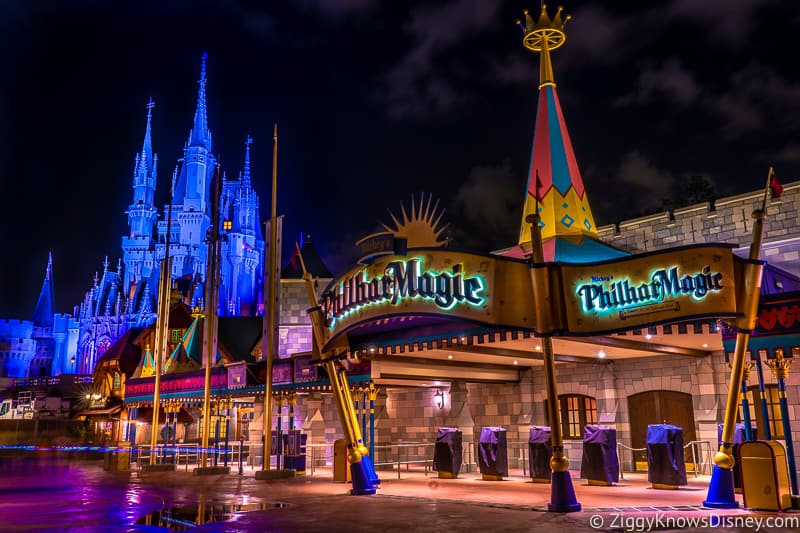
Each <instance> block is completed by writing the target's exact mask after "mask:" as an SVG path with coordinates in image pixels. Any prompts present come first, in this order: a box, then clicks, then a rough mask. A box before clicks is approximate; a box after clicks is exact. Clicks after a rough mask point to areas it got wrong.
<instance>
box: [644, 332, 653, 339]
mask: <svg viewBox="0 0 800 533" xmlns="http://www.w3.org/2000/svg"><path fill="white" fill-rule="evenodd" d="M644 338H645V339H647V340H650V339H652V338H653V336H652V335H651V334H650V333H648V334H647V335H645V336H644Z"/></svg>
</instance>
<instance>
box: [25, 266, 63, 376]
mask: <svg viewBox="0 0 800 533" xmlns="http://www.w3.org/2000/svg"><path fill="white" fill-rule="evenodd" d="M55 312H56V302H55V291H54V290H53V254H52V253H51V254H48V257H47V270H46V271H45V275H44V282H43V283H42V290H41V291H40V292H39V299H38V300H37V301H36V308H35V309H34V311H33V319H32V322H33V334H32V336H31V338H32V339H33V340H34V341H36V355H35V356H34V358H33V360H32V361H31V363H30V369H29V371H28V375H29V376H31V377H36V376H48V375H50V370H51V366H52V364H53V357H54V356H55V341H54V339H53V320H54V316H55Z"/></svg>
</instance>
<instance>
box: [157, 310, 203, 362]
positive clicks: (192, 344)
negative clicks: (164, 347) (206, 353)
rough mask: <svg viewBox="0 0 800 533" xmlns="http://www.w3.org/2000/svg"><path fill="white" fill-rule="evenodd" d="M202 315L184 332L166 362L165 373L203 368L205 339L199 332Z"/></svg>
mask: <svg viewBox="0 0 800 533" xmlns="http://www.w3.org/2000/svg"><path fill="white" fill-rule="evenodd" d="M199 322H200V317H199V316H198V317H195V319H194V321H193V322H192V324H191V325H190V326H189V328H188V329H187V330H186V333H184V334H183V338H182V339H181V342H180V343H178V345H177V346H176V347H175V349H174V350H173V351H172V354H171V355H170V356H169V358H168V359H167V362H166V363H165V364H164V373H165V374H173V373H176V372H186V371H187V370H196V369H198V368H201V366H202V365H201V364H200V361H202V358H203V339H202V338H201V336H200V334H199V326H198V324H199Z"/></svg>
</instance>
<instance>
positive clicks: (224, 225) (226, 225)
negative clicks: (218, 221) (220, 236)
mask: <svg viewBox="0 0 800 533" xmlns="http://www.w3.org/2000/svg"><path fill="white" fill-rule="evenodd" d="M232 227H233V222H232V221H230V220H224V221H223V222H222V229H224V230H225V231H230V230H231V228H232Z"/></svg>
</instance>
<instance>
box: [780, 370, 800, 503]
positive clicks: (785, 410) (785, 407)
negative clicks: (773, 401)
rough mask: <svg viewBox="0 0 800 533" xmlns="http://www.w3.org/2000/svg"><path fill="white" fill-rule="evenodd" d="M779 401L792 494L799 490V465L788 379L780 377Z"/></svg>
mask: <svg viewBox="0 0 800 533" xmlns="http://www.w3.org/2000/svg"><path fill="white" fill-rule="evenodd" d="M778 401H779V402H780V405H781V418H782V419H783V420H782V421H783V438H784V440H785V441H786V456H787V459H788V461H789V481H791V483H792V494H798V492H797V465H796V464H795V459H794V444H793V441H792V424H791V422H790V421H789V404H788V403H787V401H786V380H785V379H784V378H783V377H779V378H778Z"/></svg>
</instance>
